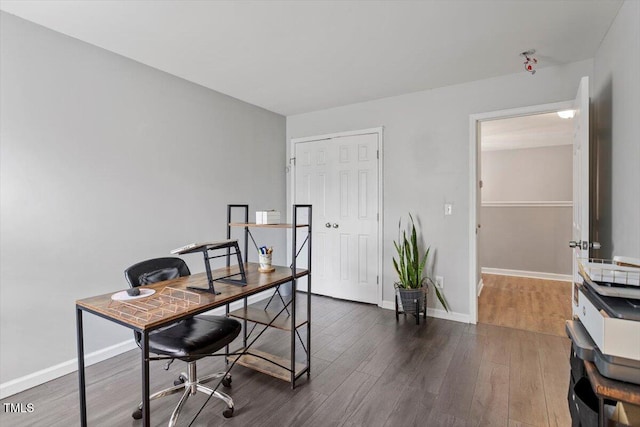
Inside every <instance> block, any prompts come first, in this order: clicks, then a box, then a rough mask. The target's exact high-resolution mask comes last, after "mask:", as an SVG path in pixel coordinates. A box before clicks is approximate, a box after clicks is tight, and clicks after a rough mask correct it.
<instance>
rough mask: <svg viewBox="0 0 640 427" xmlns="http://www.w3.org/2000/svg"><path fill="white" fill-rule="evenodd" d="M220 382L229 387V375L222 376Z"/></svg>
mask: <svg viewBox="0 0 640 427" xmlns="http://www.w3.org/2000/svg"><path fill="white" fill-rule="evenodd" d="M221 384H222V385H223V386H225V387H226V388H230V387H231V376H230V375H229V376H227V377H224V378H223V379H222V382H221Z"/></svg>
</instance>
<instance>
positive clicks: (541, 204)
mask: <svg viewBox="0 0 640 427" xmlns="http://www.w3.org/2000/svg"><path fill="white" fill-rule="evenodd" d="M482 207H483V208H571V207H573V202H572V201H571V200H560V201H556V202H549V201H537V200H531V201H517V202H511V201H504V202H503V201H485V202H482Z"/></svg>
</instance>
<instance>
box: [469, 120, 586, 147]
mask: <svg viewBox="0 0 640 427" xmlns="http://www.w3.org/2000/svg"><path fill="white" fill-rule="evenodd" d="M480 126H481V127H480V146H481V149H482V151H496V150H514V149H519V148H536V147H549V146H557V145H570V144H572V143H573V120H571V119H562V118H560V117H559V116H558V115H557V114H556V113H544V114H534V115H529V116H521V117H512V118H508V119H500V120H488V121H484V122H480Z"/></svg>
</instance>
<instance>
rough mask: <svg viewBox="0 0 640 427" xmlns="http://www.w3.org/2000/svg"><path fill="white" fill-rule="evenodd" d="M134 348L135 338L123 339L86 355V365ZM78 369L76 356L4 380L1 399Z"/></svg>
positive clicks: (135, 346)
mask: <svg viewBox="0 0 640 427" xmlns="http://www.w3.org/2000/svg"><path fill="white" fill-rule="evenodd" d="M134 348H137V345H136V343H135V341H134V340H133V338H131V339H130V340H127V341H123V342H121V343H118V344H115V345H112V346H109V347H106V348H103V349H100V350H96V351H94V352H92V353H89V354H87V355H85V358H84V362H85V366H91V365H93V364H95V363H98V362H102V361H103V360H107V359H109V358H111V357H114V356H117V355H119V354H122V353H124V352H127V351H129V350H133V349H134ZM77 370H78V359H77V358H75V359H71V360H67V361H66V362H62V363H59V364H57V365H54V366H50V367H48V368H45V369H42V370H40V371H36V372H33V373H31V374H28V375H25V376H23V377H20V378H16V379H13V380H11V381H7V382H4V383H2V384H0V399H4V398H6V397H9V396H12V395H14V394H16V393H20V392H21V391H24V390H27V389H30V388H32V387H35V386H38V385H40V384H44V383H46V382H48V381H51V380H54V379H56V378H59V377H61V376H63V375H67V374H70V373H72V372H75V371H77Z"/></svg>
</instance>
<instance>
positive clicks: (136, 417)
mask: <svg viewBox="0 0 640 427" xmlns="http://www.w3.org/2000/svg"><path fill="white" fill-rule="evenodd" d="M131 416H132V417H133V419H134V420H141V419H142V409H140V408H138V409H136V410H135V411H133V413H132V414H131Z"/></svg>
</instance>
